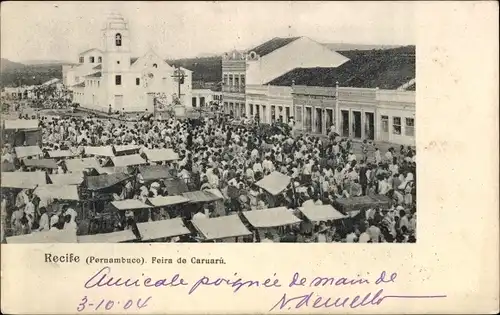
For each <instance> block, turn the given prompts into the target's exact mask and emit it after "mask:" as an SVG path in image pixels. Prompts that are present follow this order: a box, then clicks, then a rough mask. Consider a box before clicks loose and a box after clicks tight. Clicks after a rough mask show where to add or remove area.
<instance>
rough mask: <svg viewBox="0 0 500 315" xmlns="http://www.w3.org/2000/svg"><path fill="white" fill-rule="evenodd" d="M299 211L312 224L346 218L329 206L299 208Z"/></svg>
mask: <svg viewBox="0 0 500 315" xmlns="http://www.w3.org/2000/svg"><path fill="white" fill-rule="evenodd" d="M299 210H300V212H302V213H303V214H304V216H305V217H306V218H307V219H308V220H310V221H313V222H319V221H327V220H340V219H345V218H347V216H346V215H343V214H342V213H340V212H339V211H337V210H336V209H335V208H334V207H332V206H331V205H310V206H305V207H300V208H299Z"/></svg>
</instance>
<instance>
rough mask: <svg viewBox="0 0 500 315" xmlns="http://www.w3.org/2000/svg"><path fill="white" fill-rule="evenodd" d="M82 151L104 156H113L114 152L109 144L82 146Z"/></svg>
mask: <svg viewBox="0 0 500 315" xmlns="http://www.w3.org/2000/svg"><path fill="white" fill-rule="evenodd" d="M84 152H85V154H87V155H95V156H106V157H112V156H115V153H114V152H113V147H111V146H101V147H84Z"/></svg>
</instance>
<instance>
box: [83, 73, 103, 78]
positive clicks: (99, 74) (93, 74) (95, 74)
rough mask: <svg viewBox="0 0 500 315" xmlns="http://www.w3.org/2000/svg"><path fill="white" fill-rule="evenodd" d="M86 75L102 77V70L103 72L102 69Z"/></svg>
mask: <svg viewBox="0 0 500 315" xmlns="http://www.w3.org/2000/svg"><path fill="white" fill-rule="evenodd" d="M86 77H91V78H100V77H102V72H101V71H99V72H95V73H92V74H89V75H86Z"/></svg>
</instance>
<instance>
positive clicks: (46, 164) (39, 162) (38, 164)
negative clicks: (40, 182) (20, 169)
mask: <svg viewBox="0 0 500 315" xmlns="http://www.w3.org/2000/svg"><path fill="white" fill-rule="evenodd" d="M23 163H24V165H25V166H27V167H35V168H50V169H57V163H56V161H54V160H51V159H36V160H34V159H30V160H28V159H26V160H23Z"/></svg>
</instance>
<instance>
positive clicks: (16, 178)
mask: <svg viewBox="0 0 500 315" xmlns="http://www.w3.org/2000/svg"><path fill="white" fill-rule="evenodd" d="M45 184H47V175H46V173H45V172H40V171H38V172H2V187H4V188H23V189H33V188H35V187H36V186H38V185H45Z"/></svg>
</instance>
